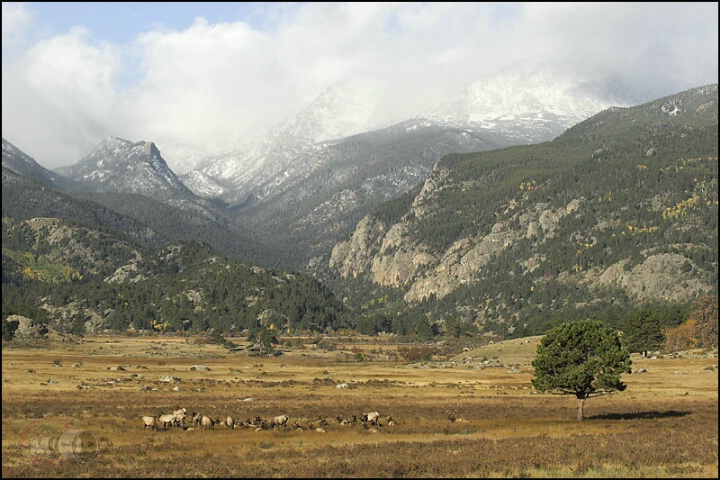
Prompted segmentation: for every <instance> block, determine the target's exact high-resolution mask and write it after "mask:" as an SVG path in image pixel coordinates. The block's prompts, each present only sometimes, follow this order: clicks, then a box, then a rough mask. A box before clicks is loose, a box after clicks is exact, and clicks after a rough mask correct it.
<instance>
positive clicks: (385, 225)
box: [326, 85, 718, 333]
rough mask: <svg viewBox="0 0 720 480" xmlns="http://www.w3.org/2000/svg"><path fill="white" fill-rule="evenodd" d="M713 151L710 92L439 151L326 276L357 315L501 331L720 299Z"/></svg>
mask: <svg viewBox="0 0 720 480" xmlns="http://www.w3.org/2000/svg"><path fill="white" fill-rule="evenodd" d="M717 155H718V91H717V85H711V86H707V87H702V88H697V89H693V90H690V91H687V92H682V93H680V94H677V95H673V96H670V97H666V98H662V99H659V100H656V101H654V102H650V103H648V104H644V105H641V106H638V107H630V108H611V109H609V110H605V111H603V112H601V113H599V114H597V115H595V116H593V117H591V118H589V119H588V120H586V121H584V122H581V123H580V124H578V125H577V126H575V127H573V128H571V129H569V130H568V131H567V132H566V133H565V134H563V135H561V136H560V137H558V138H557V139H556V140H554V141H552V142H546V143H542V144H538V145H530V146H518V147H510V148H506V149H502V150H495V151H491V152H482V153H475V154H465V155H460V154H457V155H448V156H446V157H444V158H443V159H442V160H441V161H440V162H439V163H438V165H437V166H436V168H435V169H434V171H433V172H432V174H431V175H430V177H429V178H428V179H427V181H426V182H425V183H424V185H423V186H422V188H420V189H417V190H415V191H413V192H411V193H410V194H408V195H407V196H406V197H405V198H402V199H400V200H398V201H395V202H391V203H389V204H386V205H384V206H383V207H382V208H381V209H379V210H376V211H375V212H374V213H373V214H371V215H368V216H366V217H365V218H364V219H362V221H361V222H360V223H359V224H358V225H357V227H356V229H355V231H354V233H353V234H352V235H351V236H350V237H349V238H348V239H347V240H345V241H343V242H340V243H338V244H337V245H336V246H335V247H334V249H333V251H332V254H331V256H330V257H329V258H328V259H327V263H326V266H327V270H328V271H329V273H326V275H327V278H328V280H329V281H331V282H332V281H334V282H335V283H337V284H343V283H344V284H346V285H352V287H346V288H348V292H349V291H350V289H352V291H353V293H354V294H357V293H360V298H359V299H358V300H357V301H358V305H364V308H369V307H368V305H374V308H378V309H382V310H385V311H387V310H391V311H392V310H393V309H395V308H398V306H399V305H401V304H403V303H407V304H410V305H414V306H416V308H417V309H419V310H420V311H422V312H423V313H425V314H426V315H428V316H430V317H431V318H434V319H444V318H445V319H446V318H456V317H458V316H460V317H462V318H464V319H466V320H467V321H473V322H475V323H477V324H479V325H485V327H486V328H488V329H491V330H493V331H497V332H501V333H503V332H512V331H514V330H515V329H519V330H527V332H528V333H532V332H533V328H534V327H532V325H533V324H537V323H539V322H541V321H542V320H541V319H542V318H548V317H549V316H552V315H558V314H560V313H561V312H566V313H567V312H575V314H578V313H577V312H582V311H583V309H587V308H595V309H600V308H606V307H611V306H617V305H623V304H631V303H637V302H643V301H653V300H663V301H677V302H682V301H690V300H691V299H693V298H695V297H697V296H699V295H702V294H705V293H708V292H715V293H717V275H718V260H717V258H718V255H717V251H718V246H717V244H718V227H717V225H718V157H717ZM393 302H395V303H393Z"/></svg>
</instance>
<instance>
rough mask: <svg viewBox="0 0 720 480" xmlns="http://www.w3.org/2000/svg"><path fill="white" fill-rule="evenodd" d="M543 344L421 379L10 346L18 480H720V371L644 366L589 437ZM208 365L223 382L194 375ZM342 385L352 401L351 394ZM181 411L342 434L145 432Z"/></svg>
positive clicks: (369, 353)
mask: <svg viewBox="0 0 720 480" xmlns="http://www.w3.org/2000/svg"><path fill="white" fill-rule="evenodd" d="M236 340H237V343H242V342H241V340H242V339H236ZM538 341H539V337H533V338H528V339H521V340H513V341H507V342H499V343H496V344H493V345H486V346H483V347H480V348H477V349H473V350H467V351H461V353H460V352H458V353H457V354H454V355H452V354H448V353H447V352H446V353H444V354H443V355H442V356H439V357H436V358H435V359H434V360H433V361H426V362H415V363H408V362H407V361H403V359H402V358H401V356H399V355H398V348H402V347H398V346H397V345H393V344H392V343H390V342H388V341H387V340H382V339H377V338H376V339H372V340H370V339H352V338H342V337H341V338H337V339H333V340H332V341H331V342H330V341H328V342H325V345H326V346H327V348H318V345H321V344H313V343H303V340H302V339H293V341H292V342H288V345H289V344H292V348H283V351H284V353H283V355H281V356H278V357H270V358H259V357H250V356H247V355H246V354H244V353H229V352H228V350H227V349H225V348H222V347H220V346H218V345H210V344H203V343H202V342H200V341H198V340H194V339H187V338H166V337H147V338H133V337H86V338H85V339H84V341H83V342H82V343H80V344H78V343H72V342H66V343H56V344H54V345H53V346H52V348H50V349H47V348H45V349H40V348H17V347H13V346H4V348H3V352H2V381H3V383H2V413H3V415H2V418H3V420H2V458H3V460H2V462H3V466H2V474H3V477H106V478H107V477H227V476H229V477H686V478H687V477H707V478H715V477H717V475H718V372H717V367H718V360H717V355H716V354H714V355H708V354H707V352H691V354H688V355H684V356H672V357H671V356H663V355H658V357H657V358H648V359H643V358H640V357H636V356H633V372H634V373H633V374H630V375H626V376H624V377H623V380H624V381H625V383H627V385H628V388H627V390H626V391H624V392H621V393H615V394H612V395H607V396H604V397H597V398H591V399H590V400H588V401H587V402H586V404H585V415H586V420H585V421H584V422H578V421H576V420H575V406H576V404H575V399H574V398H573V397H571V396H566V395H552V394H538V393H537V392H535V391H534V390H533V388H532V386H531V383H530V380H531V379H532V376H533V372H532V367H531V365H530V362H531V361H532V359H533V357H534V354H535V349H536V347H537V342H538ZM197 365H202V366H206V367H208V368H209V370H208V371H203V370H197V369H194V370H193V369H191V367H193V366H197ZM639 369H645V370H646V372H641V373H638V370H639ZM163 376H170V377H176V378H177V379H179V381H176V382H167V383H166V382H161V381H160V378H161V377H163ZM342 383H346V384H347V387H348V388H337V386H338V384H342ZM177 407H184V408H186V409H187V411H188V414H189V413H190V412H193V411H194V412H200V413H203V414H205V415H208V416H210V417H220V418H225V417H227V416H228V415H230V416H233V417H236V418H239V419H241V420H245V419H254V418H255V417H261V418H263V419H269V418H271V417H273V416H275V415H279V414H286V415H288V416H289V417H290V421H289V423H290V424H292V423H294V422H296V421H297V422H299V424H301V425H303V426H310V425H311V424H312V422H314V421H317V420H319V419H320V418H324V419H326V421H327V425H326V426H324V427H323V430H324V432H319V431H316V430H315V429H314V428H307V429H304V430H298V429H295V428H277V429H261V430H257V431H256V430H255V429H253V428H241V427H238V428H236V429H234V430H233V429H229V428H225V427H222V426H216V427H215V428H214V429H213V430H209V431H205V430H201V429H198V428H192V429H185V430H184V429H182V428H171V429H167V430H160V431H154V430H144V429H143V422H142V420H141V417H142V416H144V415H149V416H157V415H158V414H159V413H161V412H162V413H169V412H171V411H172V410H173V409H175V408H177ZM369 411H378V412H379V413H380V414H381V417H382V420H381V426H379V427H375V428H364V427H363V426H362V425H355V426H344V425H340V424H339V422H338V421H337V419H336V417H338V416H342V417H345V418H351V417H352V416H353V415H356V416H360V415H361V414H362V413H365V412H369ZM387 415H392V417H393V418H394V419H395V420H396V421H397V425H394V426H393V425H388V424H387V420H386V416H387ZM449 416H452V417H458V418H462V419H464V420H466V421H454V422H453V421H451V420H450V419H449ZM187 422H188V425H190V418H189V415H188V419H187Z"/></svg>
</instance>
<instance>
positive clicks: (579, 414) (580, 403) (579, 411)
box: [577, 397, 585, 422]
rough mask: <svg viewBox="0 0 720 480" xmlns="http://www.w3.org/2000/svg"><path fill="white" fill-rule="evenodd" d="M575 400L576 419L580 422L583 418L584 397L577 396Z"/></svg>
mask: <svg viewBox="0 0 720 480" xmlns="http://www.w3.org/2000/svg"><path fill="white" fill-rule="evenodd" d="M577 401H578V403H577V419H578V422H582V421H583V420H585V414H584V412H583V407H584V406H585V398H584V397H578V399H577Z"/></svg>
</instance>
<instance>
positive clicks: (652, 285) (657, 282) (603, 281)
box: [597, 253, 708, 301]
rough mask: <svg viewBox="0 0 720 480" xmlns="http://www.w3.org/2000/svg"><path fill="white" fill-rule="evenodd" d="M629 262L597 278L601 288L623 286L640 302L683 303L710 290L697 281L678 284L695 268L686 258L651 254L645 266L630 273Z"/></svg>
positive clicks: (612, 268) (668, 254)
mask: <svg viewBox="0 0 720 480" xmlns="http://www.w3.org/2000/svg"><path fill="white" fill-rule="evenodd" d="M626 263H627V260H623V261H622V262H618V263H616V264H614V265H612V266H610V267H609V268H607V269H606V270H605V271H604V272H603V273H602V274H601V275H599V277H598V278H597V281H598V284H600V285H620V286H621V287H623V288H624V289H625V290H627V291H628V292H629V293H631V294H633V295H635V296H637V297H638V298H640V299H651V298H652V299H663V300H672V301H681V300H683V299H686V298H692V297H694V296H698V295H703V294H706V293H708V287H707V286H703V284H702V283H701V282H700V281H699V280H696V279H693V278H688V279H687V280H686V281H685V282H682V283H678V281H677V279H678V278H679V277H682V276H685V273H686V272H687V271H688V270H689V269H692V268H694V266H693V265H691V264H690V262H689V260H688V259H687V258H685V257H683V256H682V255H678V254H674V253H663V254H658V255H651V256H649V257H647V258H646V259H645V261H643V262H642V263H641V264H639V265H636V266H635V267H633V268H632V269H630V270H628V271H626V270H625V264H626Z"/></svg>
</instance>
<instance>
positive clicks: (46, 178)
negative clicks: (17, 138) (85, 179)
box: [2, 138, 72, 190]
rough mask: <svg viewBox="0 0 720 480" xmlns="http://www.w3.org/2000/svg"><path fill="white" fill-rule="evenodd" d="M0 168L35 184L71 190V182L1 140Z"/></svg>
mask: <svg viewBox="0 0 720 480" xmlns="http://www.w3.org/2000/svg"><path fill="white" fill-rule="evenodd" d="M2 166H3V168H7V169H9V170H12V171H13V172H15V173H19V174H20V175H23V176H25V177H27V178H31V179H33V180H35V181H36V182H40V183H42V184H43V185H46V186H48V187H53V188H56V189H59V190H66V189H68V188H72V181H71V180H69V179H67V178H65V177H63V176H62V175H58V174H57V173H55V172H53V171H51V170H48V169H47V168H45V167H43V166H42V165H40V164H39V163H37V162H36V161H35V160H34V159H33V158H31V157H30V156H29V155H27V154H26V153H25V152H23V151H21V150H20V149H19V148H17V147H16V146H15V145H13V144H12V143H10V142H8V141H7V140H5V139H4V138H3V139H2Z"/></svg>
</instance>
